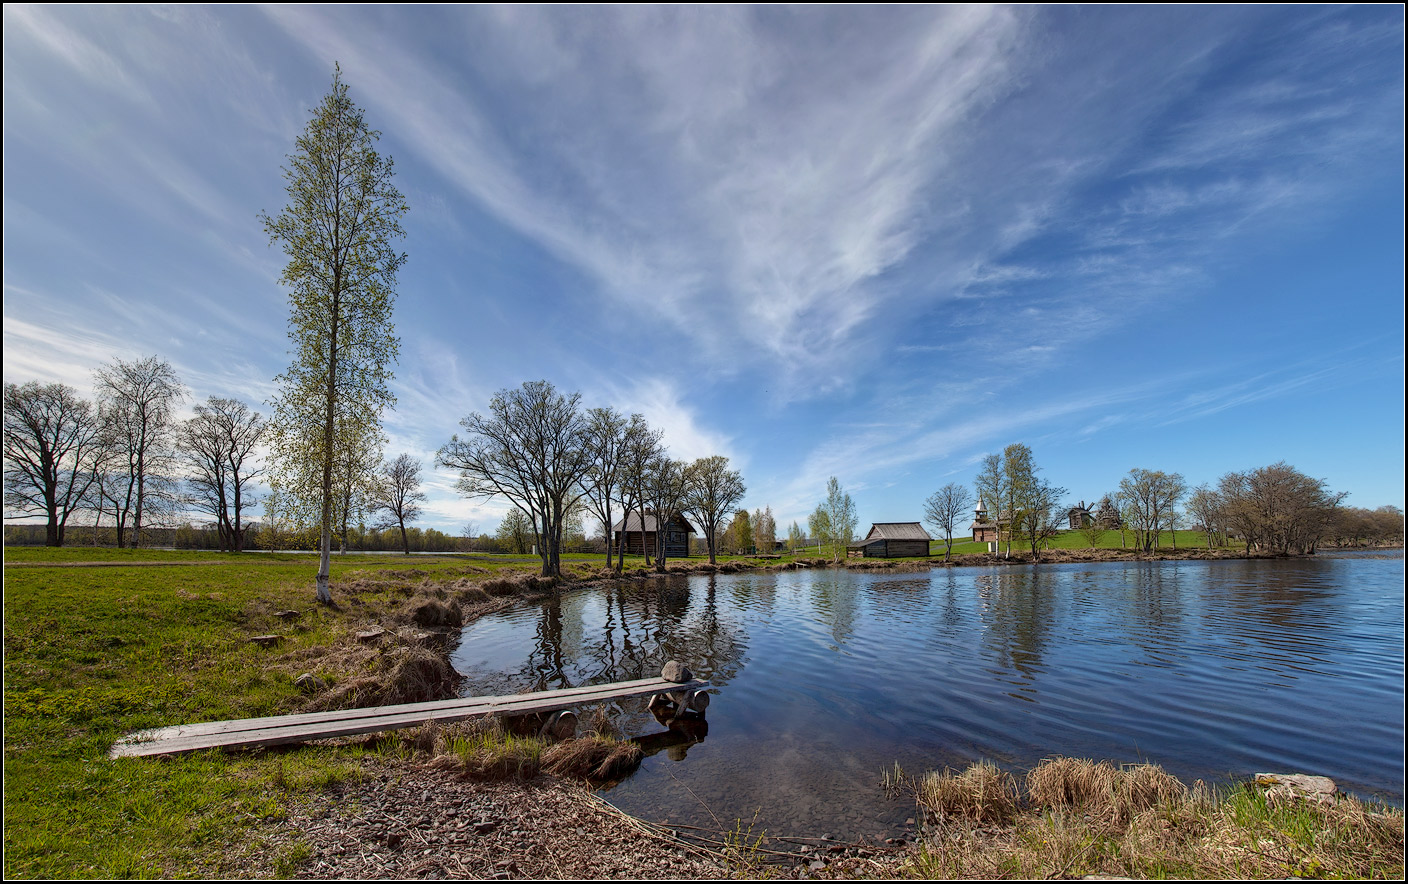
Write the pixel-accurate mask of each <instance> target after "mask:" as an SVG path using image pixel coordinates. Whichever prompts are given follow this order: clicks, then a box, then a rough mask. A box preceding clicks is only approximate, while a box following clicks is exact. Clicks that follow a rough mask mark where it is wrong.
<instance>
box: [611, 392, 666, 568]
mask: <svg viewBox="0 0 1408 884" xmlns="http://www.w3.org/2000/svg"><path fill="white" fill-rule="evenodd" d="M663 438H664V432H663V431H662V430H652V429H651V428H650V427H649V426H647V425H646V423H645V420H644V419H642V420H640V421H639V422H637V421H635V420H634V419H633V420H632V421H631V424H630V426H629V427H628V429H627V433H626V442H625V445H624V448H623V450H622V452H621V492H620V494H621V497H620V500H621V509H622V513H623V515H624V516H629V515H630V513H631V509H632V507H638V508H639V509H638V511H639V515H640V524H641V554H642V555H643V556H644V557H645V564H646V566H647V567H649V565H650V549H649V548H648V547H647V546H646V545H645V497H646V491H647V484H648V477H649V473H650V464H651V463H652V462H653V461H654V460H656V459H657V458H659V457H661V456H662V455H663V454H664V446H663V445H662V444H661V440H662V439H663ZM624 527H625V519H623V520H622V528H624ZM616 555H617V562H616V570H617V571H621V570H623V569H625V567H626V543H625V542H624V538H623V540H622V543H621V546H620V548H619V549H618V550H617V552H616Z"/></svg>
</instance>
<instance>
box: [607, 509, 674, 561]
mask: <svg viewBox="0 0 1408 884" xmlns="http://www.w3.org/2000/svg"><path fill="white" fill-rule="evenodd" d="M657 522H658V520H657V519H656V518H655V514H654V513H652V512H650V511H649V510H646V512H645V530H644V531H642V530H641V521H640V513H639V512H633V513H631V514H629V515H627V516H626V517H625V518H624V519H622V520H621V521H619V522H617V523H616V524H615V525H612V526H611V532H612V537H613V538H614V540H613V543H614V548H615V549H621V548H622V546H623V545H624V546H625V550H626V554H627V555H633V556H638V555H641V549H642V544H644V545H645V548H647V549H649V550H650V554H651V555H652V556H653V555H655V553H656V546H655V533H656V532H657V531H658V530H659V525H658V524H657ZM693 533H694V526H693V525H691V524H689V522H688V521H686V520H685V518H684V516H681V515H678V514H676V515H675V516H674V517H673V518H671V519H669V520H667V521H666V522H665V557H666V558H670V559H682V558H686V557H688V556H689V535H691V534H693Z"/></svg>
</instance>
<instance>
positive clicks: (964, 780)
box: [916, 761, 1017, 823]
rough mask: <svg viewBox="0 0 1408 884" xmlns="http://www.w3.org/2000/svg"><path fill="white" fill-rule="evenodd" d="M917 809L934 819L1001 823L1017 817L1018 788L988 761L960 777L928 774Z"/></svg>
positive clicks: (920, 791) (948, 771) (958, 775)
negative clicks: (948, 818) (944, 817)
mask: <svg viewBox="0 0 1408 884" xmlns="http://www.w3.org/2000/svg"><path fill="white" fill-rule="evenodd" d="M916 797H917V799H918V801H919V806H920V807H923V808H924V809H925V810H926V811H928V812H929V813H931V814H934V815H935V816H948V815H951V814H952V815H958V816H962V817H966V818H968V819H971V820H973V821H974V822H979V823H1004V822H1007V821H1008V820H1010V819H1012V818H1013V817H1015V816H1016V815H1017V784H1016V782H1015V781H1014V780H1013V779H1012V776H1011V774H1007V773H1004V772H1003V771H1000V770H998V769H997V766H996V765H995V764H993V763H992V762H990V761H982V762H979V763H977V764H975V765H973V766H972V767H969V768H968V769H967V770H965V771H963V772H962V773H959V774H955V773H954V772H953V771H951V770H945V771H944V772H943V773H930V774H929V775H927V776H926V777H924V779H923V780H921V781H920V783H919V786H918V794H917V796H916Z"/></svg>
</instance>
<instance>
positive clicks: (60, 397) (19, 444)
mask: <svg viewBox="0 0 1408 884" xmlns="http://www.w3.org/2000/svg"><path fill="white" fill-rule="evenodd" d="M99 429H100V428H99V425H98V420H97V416H96V414H95V413H94V410H93V406H92V405H91V404H89V403H88V402H86V401H84V400H82V399H80V398H78V394H77V393H76V392H75V391H74V390H73V389H72V388H71V387H66V386H64V385H63V384H44V385H40V384H39V383H37V382H35V381H30V382H29V383H27V384H24V385H23V386H20V385H16V384H6V385H5V509H6V510H7V511H14V512H20V513H39V514H42V515H43V516H44V517H45V519H46V524H45V529H44V545H45V546H63V545H64V529H65V527H66V526H67V524H68V518H69V516H70V515H71V514H72V513H73V512H74V511H75V510H78V509H81V508H83V507H84V505H85V496H86V495H87V494H88V492H89V490H90V489H91V488H92V487H93V484H94V482H95V481H96V479H97V476H98V473H99V463H98V459H99V457H100V456H101V454H102V453H103V446H102V437H101V434H100V432H99Z"/></svg>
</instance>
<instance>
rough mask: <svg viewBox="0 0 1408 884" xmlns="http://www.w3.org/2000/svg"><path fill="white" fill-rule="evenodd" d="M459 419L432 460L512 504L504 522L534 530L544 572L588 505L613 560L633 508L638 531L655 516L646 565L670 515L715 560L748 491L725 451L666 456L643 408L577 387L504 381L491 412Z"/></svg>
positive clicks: (609, 562) (662, 555)
mask: <svg viewBox="0 0 1408 884" xmlns="http://www.w3.org/2000/svg"><path fill="white" fill-rule="evenodd" d="M460 425H461V427H462V428H463V429H464V437H463V438H461V436H460V435H459V434H455V435H454V436H452V437H451V438H450V441H449V442H447V443H446V444H445V445H444V446H443V447H441V449H440V451H439V452H438V454H437V455H436V463H437V464H439V465H440V466H443V467H446V468H449V469H454V470H458V471H459V480H458V482H457V483H456V488H457V490H458V491H459V492H460V493H461V494H462V495H464V496H465V497H466V498H468V499H471V500H482V499H489V498H502V499H505V500H507V501H508V502H510V503H511V504H512V505H513V507H514V512H516V513H518V514H519V515H517V516H515V515H514V514H513V513H512V512H511V513H510V516H509V518H508V519H506V520H505V522H509V521H510V520H512V522H511V524H512V525H513V526H514V528H513V530H514V531H515V533H518V534H519V535H520V536H525V537H526V535H527V534H528V533H530V532H531V535H532V539H533V549H534V550H536V551H537V553H538V555H539V556H540V557H541V559H542V573H543V575H544V576H557V575H560V574H561V572H562V564H561V551H562V549H563V546H564V537H565V533H566V529H567V526H568V525H570V524H573V522H574V520H579V519H580V514H581V513H584V512H585V513H590V514H591V515H592V516H594V517H595V518H596V519H598V520H599V521H600V522H601V524H602V526H603V531H604V534H605V545H606V549H605V555H606V559H605V563H606V566H607V567H609V568H613V569H615V570H617V571H620V570H623V569H624V567H625V555H626V548H625V544H615V545H614V549H613V540H614V538H613V537H612V533H613V532H612V527H613V526H614V525H615V524H616V518H617V516H620V518H621V521H622V524H623V525H625V524H630V521H629V520H630V518H631V517H632V516H634V517H635V518H636V520H637V522H636V523H635V524H637V525H639V526H640V528H641V537H642V540H644V539H645V537H646V533H647V532H648V531H650V530H652V529H651V527H650V526H651V525H652V524H653V525H654V526H655V527H654V535H655V536H654V540H655V544H654V550H653V555H652V550H651V549H650V548H649V547H645V548H643V549H642V552H643V553H644V554H645V561H646V565H647V567H649V566H650V564H651V562H652V559H653V561H654V564H655V567H656V569H657V570H659V571H663V570H664V569H665V562H666V559H667V558H668V555H669V552H668V547H667V533H668V531H667V529H668V526H669V525H670V524H671V523H672V522H673V521H674V520H675V519H676V517H686V518H692V519H693V520H694V521H695V522H696V523H697V524H698V525H699V527H700V529H701V531H702V532H703V534H704V538H705V545H706V548H707V550H708V554H709V560H710V562H713V561H715V560H716V558H715V557H716V555H717V553H718V549H719V539H720V535H721V534H722V533H724V532H725V530H726V525H725V521H726V520H727V519H728V518H729V517H730V516H732V515H733V512H734V507H735V505H736V504H737V503H738V502H739V501H740V500H742V498H743V495H744V494H745V493H746V491H747V487H746V486H745V484H744V482H743V477H742V475H740V474H739V473H738V471H736V470H731V469H729V466H728V458H726V457H724V456H722V455H713V456H710V457H703V458H699V459H697V460H694V461H692V462H685V461H683V460H676V459H674V458H671V457H670V456H669V453H668V450H667V448H666V446H665V445H664V444H663V438H664V434H663V432H662V431H660V430H658V429H653V428H651V427H650V426H649V424H648V423H647V422H646V420H645V418H644V417H643V416H642V415H640V414H632V415H630V416H629V417H628V416H626V415H623V414H621V413H620V412H618V411H616V410H615V409H614V408H612V407H610V406H605V407H597V408H583V407H582V403H581V394H580V393H561V392H559V391H558V390H557V388H556V387H554V386H553V385H552V384H551V383H550V382H548V381H546V380H542V381H528V382H525V383H523V384H522V385H521V386H520V387H517V388H514V389H505V390H500V391H499V392H498V393H496V394H495V395H494V396H493V398H492V399H491V400H490V402H489V410H488V413H487V414H480V413H479V412H474V413H472V414H470V415H469V416H468V417H466V418H464V419H463V420H462V421H461V422H460ZM524 523H526V528H527V530H526V531H524V530H522V528H521V527H519V526H522V525H523V524H524ZM632 533H634V532H632Z"/></svg>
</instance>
